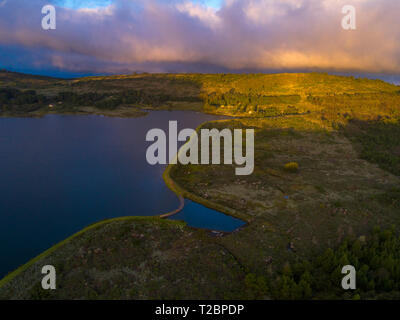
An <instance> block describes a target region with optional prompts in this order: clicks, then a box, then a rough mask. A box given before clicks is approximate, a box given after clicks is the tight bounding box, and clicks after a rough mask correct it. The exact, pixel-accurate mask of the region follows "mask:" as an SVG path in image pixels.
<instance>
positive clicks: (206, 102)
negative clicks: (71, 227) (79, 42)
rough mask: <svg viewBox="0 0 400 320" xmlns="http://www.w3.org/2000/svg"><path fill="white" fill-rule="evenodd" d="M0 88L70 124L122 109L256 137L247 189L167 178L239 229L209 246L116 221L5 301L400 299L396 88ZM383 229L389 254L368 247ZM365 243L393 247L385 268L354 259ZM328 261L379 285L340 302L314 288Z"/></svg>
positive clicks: (178, 228) (50, 259) (31, 273)
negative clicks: (176, 114) (72, 115)
mask: <svg viewBox="0 0 400 320" xmlns="http://www.w3.org/2000/svg"><path fill="white" fill-rule="evenodd" d="M1 79H2V78H1V77H0V81H2V82H1V86H2V87H7V88H10V87H11V86H12V87H13V88H19V90H22V91H23V90H25V89H26V88H31V89H33V90H36V94H37V95H43V96H45V97H50V98H49V99H51V97H58V98H60V97H63V100H62V101H59V102H62V104H61V106H63V107H59V108H60V109H59V110H55V111H54V112H67V111H68V110H69V111H68V112H74V110H75V111H76V110H77V108H82V105H80V106H74V103H76V102H79V104H81V103H82V101H86V100H85V99H88V101H89V100H90V101H92V102H93V101H94V104H96V103H97V107H96V106H95V105H94V106H93V105H91V106H84V107H88V108H89V107H90V108H95V109H99V110H108V109H110V110H112V109H113V107H111V108H110V107H107V106H110V105H112V104H110V105H108V104H107V103H105V104H103V102H104V101H103V100H106V101H109V100H112V101H114V100H113V99H117V98H118V99H121V103H122V106H120V105H118V106H116V107H115V108H121V107H123V108H135V110H139V111H140V110H143V109H149V108H151V109H168V108H169V109H181V108H184V109H185V107H186V108H187V109H190V110H203V111H204V112H211V113H216V114H225V115H235V116H238V117H240V118H237V119H232V120H223V121H217V122H210V123H206V124H204V125H203V127H205V128H217V129H222V128H243V129H246V128H253V129H255V132H256V137H255V142H256V145H255V156H256V159H255V171H254V173H253V174H252V175H251V176H248V177H237V176H235V173H234V166H213V165H209V166H199V165H197V166H194V165H189V166H181V165H174V166H170V167H168V169H167V171H166V172H165V174H164V179H165V181H166V182H167V184H168V185H169V187H170V188H171V189H173V190H174V191H175V192H177V193H179V194H182V195H184V196H185V197H187V198H191V199H192V200H195V201H197V202H200V203H203V204H205V205H207V206H209V207H213V208H216V209H218V210H221V211H223V212H225V213H228V214H230V215H233V216H236V217H239V218H241V219H243V220H245V221H247V222H248V225H247V226H246V227H245V228H242V229H241V230H239V231H237V232H234V233H232V234H229V235H225V236H223V237H215V236H213V235H212V234H211V233H210V232H207V231H202V230H194V229H191V228H188V227H186V226H184V225H183V224H175V223H172V222H168V221H160V220H158V219H156V220H154V221H153V220H148V221H147V220H138V221H123V222H122V221H115V222H110V223H107V224H104V225H102V226H99V227H98V228H94V229H91V230H89V231H87V232H85V233H83V234H81V235H80V236H79V237H76V238H74V239H73V240H71V241H69V242H68V243H67V244H65V245H63V246H62V247H60V248H58V249H57V250H54V251H53V252H52V253H51V254H50V255H48V256H45V257H41V258H40V259H39V260H38V261H36V262H35V263H34V264H32V265H31V266H29V267H28V268H26V269H25V270H23V271H22V272H20V273H18V274H16V275H15V277H14V278H13V279H12V280H11V281H10V282H3V286H2V287H0V298H49V299H57V298H127V299H128V298H135V299H141V298H166V299H178V298H187V299H190V298H199V299H201V298H217V299H219V298H238V299H248V298H259V299H265V298H276V299H280V298H296V299H309V298H316V299H324V298H374V297H382V295H383V296H384V297H386V298H393V297H396V294H398V292H399V291H400V288H399V287H398V283H400V281H398V282H396V285H393V284H391V283H390V281H389V282H388V281H387V279H385V277H387V275H388V274H389V275H390V274H397V269H393V268H391V267H389V266H390V265H392V264H393V263H392V262H390V263H388V262H387V260H388V259H389V258H388V257H390V259H392V260H393V259H398V256H397V255H395V253H393V252H392V251H393V250H396V248H397V245H394V244H393V243H394V240H393V241H392V240H390V239H392V238H393V239H394V237H395V234H397V233H398V231H399V229H400V215H399V203H400V177H399V161H400V160H399V158H400V154H399V152H398V151H399V147H400V144H399V133H400V131H399V130H400V129H399V128H400V125H399V120H398V119H399V112H400V94H399V87H397V86H394V85H391V84H387V83H385V82H382V81H377V80H368V79H354V78H351V77H337V76H329V75H326V74H284V75H190V74H187V75H146V74H141V75H129V76H128V75H127V76H113V77H91V78H83V79H75V80H55V79H50V80H49V79H39V80H37V81H38V82H37V83H36V82H35V83H34V84H33V83H31V82H29V81H31V80H28V79H29V78H28V79H26V78H22V79H17V80H13V82H12V83H11V84H10V82H7V81H4V80H1ZM7 79H8V78H7ZM24 86H25V89H24V88H23V87H24ZM67 89H68V90H67ZM65 92H69V93H68V94H65ZM71 92H72V94H71ZM129 92H130V93H129ZM93 93H96V95H97V96H95V97H94V98H93V96H90V95H91V94H93ZM96 97H97V98H99V99H100V100H96V99H97V98H96ZM91 99H92V100H91ZM118 99H117V100H118ZM124 99H125V100H124ZM95 100H96V101H95ZM74 101H75V102H74ZM118 101H120V100H118ZM128 102H129V103H131V104H129V106H127V103H128ZM56 103H57V101H56ZM64 106H67V107H65V108H64ZM98 106H101V108H99V107H98ZM95 109H93V110H95ZM3 112H4V111H3ZM289 163H292V164H294V163H295V164H297V166H298V167H297V168H296V170H288V169H287V168H288V166H286V167H285V165H287V164H289ZM292 167H293V165H292ZM376 226H379V227H382V228H383V229H390V230H392V231H391V232H392V236H391V237H389V238H387V237H386V236H385V234H384V235H383V236H378V238H379V237H381V238H384V239H386V238H387V239H389V240H390V241H392V242H390V244H388V245H387V246H386V243H383V244H382V243H379V241H378V244H377V242H376V241H375V240H374V239H375V238H376V237H377V236H376V235H377V233H372V230H373V229H374V227H376ZM392 226H394V228H393V227H392ZM371 234H372V235H371ZM349 239H350V240H349ZM359 239H364V240H365V239H371V241H370V242H368V241H367V242H366V243H371V246H376V247H377V248H378V247H379V246H384V247H385V248H386V247H387V248H386V251H385V252H387V256H385V257H384V258H382V259H381V260H382V261H381V260H380V258H379V257H380V256H378V254H377V253H376V252H377V250H375V249H374V250H375V251H374V250H372V252H375V253H373V254H376V257H375V259H373V258H374V257H373V256H372V257H370V258H368V259H366V258H365V257H364V258H362V256H360V255H357V254H356V253H354V252H359V250H356V249H354V248H353V247H354V246H355V247H357V246H358V244H355V243H358V242H357V241H358V240H359ZM364 240H362V241H361V240H360V241H361V242H363V243H364V242H365V241H364ZM389 240H388V241H389ZM347 241H350V242H347ZM385 241H386V240H385ZM344 243H345V244H346V243H351V245H349V246H347V244H346V248H345V249H344V247H343V246H344ZM368 246H369V245H364V248H365V252H367V251H368V252H370V251H371V250H369V249H368V248H369V247H368ZM327 249H329V250H332V251H333V252H334V253H332V257H337V259H336V258H335V259H333V258H330V260H329V261H331V262H332V261H333V262H332V263H333V264H337V265H339V264H340V263H342V262H343V261H345V260H346V262H348V263H350V264H354V265H357V263H358V260H360V261H364V262H363V263H365V264H366V265H367V264H370V263H371V264H374V265H373V266H372V265H371V266H370V267H371V270H376V274H375V273H374V276H373V278H374V279H375V278H376V277H375V275H377V274H379V275H382V276H381V278H379V277H378V278H379V279H381V280H382V281H381V282H382V283H381V284H379V285H378V283H377V284H376V286H375V285H374V286H372V285H371V284H369V283H368V284H366V285H365V288H369V289H368V290H369V291H368V292H367V291H366V290H367V289H365V288H363V289H362V290H361V291H358V292H355V293H352V294H345V293H343V292H342V291H341V290H340V289H339V290H336V287H335V285H337V286H339V285H340V284H336V282H335V281H334V280H332V279H336V278H335V277H337V270H336V269H337V265H334V267H333V269H332V270H334V271H331V270H330V271H329V273H327V274H326V275H324V276H325V278H324V277H322V278H318V279H325V280H326V279H328V280H329V284H327V285H326V286H325V287H323V286H322V287H321V286H319V285H318V284H316V282H317V281H316V279H317V278H313V277H314V274H313V273H321V272H323V271H321V270H327V268H325V269H324V268H323V267H322V266H321V265H320V264H318V263H315V264H314V261H321V260H324V259H325V258H326V257H327V256H326V250H327ZM353 249H354V250H353ZM367 249H368V250H367ZM346 250H347V251H346ZM361 252H362V250H361ZM360 254H361V253H360ZM343 255H346V259H344V258H343ZM329 257H331V256H330V255H329ZM377 257H378V258H377ZM393 257H394V258H393ZM362 259H363V260H362ZM390 259H389V260H390ZM356 260H357V261H356ZM377 260H378V261H377ZM392 260H390V261H392ZM304 261H309V262H310V264H309V266H308V267H304V265H305V264H304ZM371 261H374V262H373V263H372V262H371ZM393 261H397V260H393ZM46 263H51V264H54V265H55V266H57V268H58V269H59V270H61V271H60V272H61V273H60V280H59V281H60V282H59V288H60V289H59V290H57V291H56V292H52V293H50V295H48V293H47V292H44V291H43V290H41V289H40V287H39V284H38V281H39V280H38V278H40V273H39V267H40V266H41V265H43V264H46ZM380 263H381V264H380ZM299 264H300V265H301V266H303V267H297V269H296V266H298V265H299ZM306 265H307V264H306ZM301 268H303V269H301ZM304 268H306V269H304ZM307 268H308V269H307ZM335 268H336V269H335ZM328 269H329V268H328ZM392 269H393V270H392ZM298 270H301V271H300V272H299V271H298ZM385 270H386V271H385ZM364 271H365V270H364ZM332 272H333V273H332ZM334 272H336V273H334ZM374 272H375V271H374ZM365 274H366V271H365V272H364V276H365ZM399 274H400V273H399ZM378 278H376V279H378ZM123 279H126V281H125V280H123ZM321 281H323V280H321ZM377 281H378V280H377ZM379 281H380V280H379ZM332 288H333V290H331V291H329V292H327V290H328V289H332ZM371 288H372V289H371ZM392 291H393V292H394V293H393V294H391V293H390V292H392ZM387 292H389V293H388V294H387Z"/></svg>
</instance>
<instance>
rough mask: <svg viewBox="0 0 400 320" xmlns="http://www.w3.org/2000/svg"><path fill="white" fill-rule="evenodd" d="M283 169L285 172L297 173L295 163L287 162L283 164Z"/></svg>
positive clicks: (297, 165) (297, 167)
mask: <svg viewBox="0 0 400 320" xmlns="http://www.w3.org/2000/svg"><path fill="white" fill-rule="evenodd" d="M283 169H284V170H285V171H286V172H298V171H299V164H298V163H297V162H289V163H287V164H285V166H284V167H283Z"/></svg>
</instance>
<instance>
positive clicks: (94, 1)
mask: <svg viewBox="0 0 400 320" xmlns="http://www.w3.org/2000/svg"><path fill="white" fill-rule="evenodd" d="M166 1H168V0H166ZM112 2H113V1H112V0H53V3H54V4H56V5H58V6H61V7H65V8H71V9H80V8H100V7H106V6H108V5H110V4H111V3H112ZM192 2H195V3H202V4H204V5H206V6H208V7H212V8H215V9H219V8H220V7H221V5H222V3H223V0H192Z"/></svg>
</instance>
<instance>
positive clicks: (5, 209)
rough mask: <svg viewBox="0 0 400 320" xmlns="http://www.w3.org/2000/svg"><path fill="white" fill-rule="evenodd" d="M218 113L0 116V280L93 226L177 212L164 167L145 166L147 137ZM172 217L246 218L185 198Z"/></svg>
mask: <svg viewBox="0 0 400 320" xmlns="http://www.w3.org/2000/svg"><path fill="white" fill-rule="evenodd" d="M214 119H219V117H217V116H211V115H205V114H201V113H195V112H186V111H172V112H169V111H153V112H150V113H149V115H147V116H146V117H142V118H107V117H102V116H63V115H48V116H45V117H43V118H0V251H1V260H0V278H2V277H3V276H5V275H6V274H7V273H8V272H10V271H13V270H14V269H16V268H17V267H19V266H20V265H22V264H24V263H26V262H28V261H29V260H30V259H31V258H33V257H35V256H36V255H38V254H40V253H41V252H43V251H44V250H46V249H48V248H49V247H51V246H52V245H54V244H56V243H58V242H60V241H62V240H64V239H65V238H67V237H69V236H71V235H72V234H74V233H76V232H77V231H79V230H81V229H83V228H84V227H86V226H87V225H89V224H92V223H94V222H98V221H101V220H104V219H108V218H114V217H122V216H154V215H159V214H163V213H167V212H170V211H173V210H175V209H176V208H178V207H179V200H178V198H177V196H176V195H175V194H174V193H173V192H172V191H170V190H169V189H168V188H167V186H166V185H165V183H164V181H163V179H162V174H163V172H164V170H165V166H162V165H159V166H151V165H149V164H148V163H147V161H146V150H147V148H148V146H149V145H150V144H151V143H150V142H146V133H147V132H148V130H150V129H153V128H160V129H163V130H165V132H168V124H169V121H171V120H176V121H178V130H181V129H184V128H196V127H197V126H198V125H200V124H201V123H203V122H205V121H209V120H214ZM172 219H175V220H176V219H180V220H184V221H186V222H187V223H188V225H190V226H193V227H197V228H206V229H212V230H219V231H233V230H235V229H237V228H238V227H240V226H242V225H243V224H244V223H243V221H241V220H238V219H235V218H233V217H230V216H227V215H224V214H222V213H220V212H218V211H215V210H211V209H209V208H206V207H204V206H202V205H200V204H197V203H194V202H192V201H189V200H185V208H184V210H183V211H182V212H181V213H179V214H178V215H177V216H174V217H173V218H172Z"/></svg>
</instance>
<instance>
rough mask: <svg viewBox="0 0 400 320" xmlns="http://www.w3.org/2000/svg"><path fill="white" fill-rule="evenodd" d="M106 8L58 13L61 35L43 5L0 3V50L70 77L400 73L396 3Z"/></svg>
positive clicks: (314, 0) (285, 0)
mask: <svg viewBox="0 0 400 320" xmlns="http://www.w3.org/2000/svg"><path fill="white" fill-rule="evenodd" d="M109 3H111V4H108V5H107V6H96V7H94V8H92V7H91V8H79V9H78V8H65V7H57V29H56V30H51V31H44V30H42V29H41V19H42V17H43V15H42V14H41V8H42V6H43V5H45V4H47V1H42V0H36V1H31V0H13V1H4V0H3V1H2V2H0V5H1V7H0V46H1V47H2V50H7V48H9V47H13V48H14V49H13V52H15V48H16V47H17V48H19V50H20V51H19V52H21V54H22V53H23V52H25V53H24V57H25V58H26V57H27V54H26V52H42V53H43V52H45V54H42V55H38V54H32V61H31V62H30V64H31V65H32V66H35V65H36V66H43V65H47V66H53V67H54V68H56V69H59V70H66V71H74V72H79V71H82V72H88V71H89V72H120V71H121V70H124V71H135V70H147V71H185V70H188V71H198V72H202V71H208V72H209V71H210V70H216V71H218V70H299V69H301V70H324V71H357V72H385V73H393V74H394V73H400V41H399V39H400V28H399V27H400V26H399V22H398V21H399V17H398V16H399V12H400V1H398V0H380V1H376V0H352V1H349V0H279V1H278V0H225V2H224V3H223V4H222V5H221V7H220V8H216V7H215V6H208V5H206V4H205V3H206V2H202V1H189V0H182V1H178V0H176V1H174V0H169V1H161V0H114V1H112V2H109ZM347 4H352V5H354V6H355V7H356V9H357V30H353V31H345V30H343V29H342V27H341V19H342V18H343V14H342V12H341V11H342V7H343V6H344V5H347ZM17 51H18V50H17ZM3 56H4V55H3ZM28 57H29V55H28ZM0 63H1V64H2V66H6V67H7V65H12V64H13V61H12V59H11V58H9V59H8V60H7V59H6V61H0ZM25 63H26V64H27V65H29V62H28V61H26V62H25Z"/></svg>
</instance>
